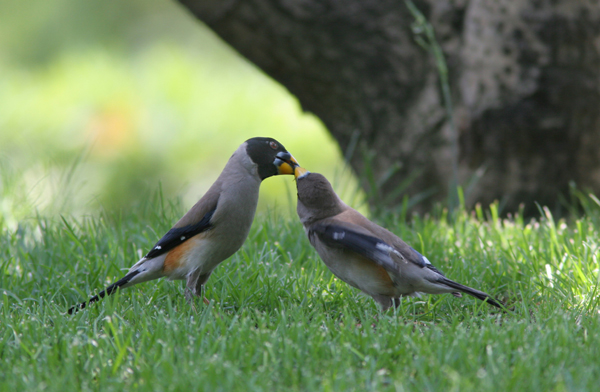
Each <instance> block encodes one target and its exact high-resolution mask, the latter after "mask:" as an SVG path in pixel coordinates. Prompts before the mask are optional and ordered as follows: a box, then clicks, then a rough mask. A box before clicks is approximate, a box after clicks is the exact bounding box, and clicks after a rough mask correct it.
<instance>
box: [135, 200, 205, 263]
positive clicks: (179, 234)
mask: <svg viewBox="0 0 600 392" xmlns="http://www.w3.org/2000/svg"><path fill="white" fill-rule="evenodd" d="M215 210H216V207H215V208H214V209H213V210H210V211H209V212H207V213H206V214H205V215H204V216H203V217H202V219H200V220H199V221H198V222H197V223H195V224H192V225H188V226H183V227H174V228H172V229H171V230H169V231H168V232H167V234H165V235H164V236H163V237H162V238H161V239H160V240H158V242H157V243H156V244H155V245H154V247H153V248H152V250H151V251H150V252H148V254H146V256H145V258H146V259H153V258H155V257H157V256H160V255H162V254H163V253H166V252H168V251H170V250H171V249H173V248H175V247H176V246H178V245H180V244H182V243H184V242H185V241H187V240H188V239H190V238H192V237H193V236H195V235H196V234H200V233H202V232H204V231H207V230H209V229H211V228H212V225H211V223H210V220H211V218H212V216H213V214H214V213H215Z"/></svg>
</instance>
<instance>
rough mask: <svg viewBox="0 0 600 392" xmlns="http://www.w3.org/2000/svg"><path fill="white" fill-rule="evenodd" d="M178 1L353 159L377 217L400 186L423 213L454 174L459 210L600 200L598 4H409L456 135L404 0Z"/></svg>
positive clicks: (458, 0) (465, 0)
mask: <svg viewBox="0 0 600 392" xmlns="http://www.w3.org/2000/svg"><path fill="white" fill-rule="evenodd" d="M179 1H180V2H181V3H182V4H183V5H184V6H185V7H187V8H188V9H189V10H190V11H191V12H192V13H193V14H194V15H195V16H196V17H197V18H199V19H200V20H202V21H203V22H204V23H206V24H207V25H208V26H209V27H210V28H211V29H213V30H214V31H215V32H216V33H217V34H218V35H219V36H220V37H221V38H222V39H223V40H225V41H226V42H227V43H229V44H230V45H231V46H232V47H233V48H235V49H236V50H237V51H238V52H239V53H241V54H242V55H244V56H245V57H246V58H248V59H249V60H250V61H252V62H253V63H254V64H256V65H257V66H258V67H259V68H261V69H262V70H263V71H264V72H265V73H267V74H268V75H270V76H271V77H273V78H274V79H275V80H277V81H278V82H279V83H281V84H282V85H283V86H285V87H286V88H287V89H288V90H289V91H290V92H291V93H292V94H294V95H295V96H296V97H297V98H298V100H299V102H300V104H301V105H302V108H303V109H304V110H306V111H310V112H312V113H314V114H315V115H317V116H318V117H319V118H320V119H321V120H322V121H323V123H324V124H325V126H326V127H327V128H328V129H329V131H330V132H331V133H332V135H333V136H334V137H335V139H336V140H337V141H338V142H339V144H340V146H341V148H342V151H348V150H349V149H350V150H353V151H354V153H353V154H352V155H351V156H348V157H347V158H348V160H349V162H350V164H351V166H352V168H353V169H354V170H355V171H356V173H357V174H358V175H359V177H360V178H361V181H363V185H365V188H366V189H368V190H370V191H369V194H370V195H371V197H372V198H371V203H372V204H375V205H377V204H378V203H382V202H383V200H384V198H383V197H379V196H378V195H388V194H393V192H394V190H395V189H398V186H399V185H398V184H402V182H403V181H405V182H409V185H408V187H407V189H406V192H407V193H408V194H409V195H416V194H422V193H423V192H424V191H429V190H431V191H433V192H434V196H433V197H429V198H428V199H427V200H426V201H425V202H423V203H421V204H420V205H419V206H420V209H421V210H423V209H427V208H428V207H429V206H430V205H431V203H433V202H434V201H436V200H441V199H443V198H445V197H447V196H448V189H449V186H448V185H449V182H450V180H451V179H452V178H453V176H454V175H455V174H456V176H457V179H458V182H459V184H462V185H463V186H464V187H465V191H466V198H467V202H468V203H473V202H481V203H483V204H484V205H485V204H487V203H491V202H492V201H494V200H500V201H501V203H502V204H503V205H504V206H505V207H506V210H508V211H510V210H515V209H517V208H518V205H519V203H521V202H526V203H527V207H529V208H535V207H534V205H533V202H534V201H537V202H538V203H540V204H544V205H549V206H550V207H556V206H557V200H558V198H557V197H558V195H559V194H560V193H563V194H566V193H568V188H569V182H570V181H575V183H576V184H577V185H578V187H582V188H589V189H591V190H592V191H594V192H596V193H598V192H600V3H599V2H598V1H597V0H595V1H594V0H589V1H583V0H496V1H482V0H478V1H476V0H421V1H415V4H416V6H417V7H418V8H419V9H420V10H421V12H423V14H424V15H425V16H426V17H427V19H428V20H429V21H430V22H431V24H432V25H433V26H434V28H435V31H436V37H437V40H438V42H439V44H440V45H441V48H442V50H443V53H444V55H445V58H446V61H447V64H448V67H449V80H450V86H451V96H452V100H453V105H454V118H455V122H456V124H457V126H456V128H455V129H453V127H452V126H451V123H450V121H449V118H448V117H447V116H446V113H445V110H444V103H443V99H442V92H441V88H440V79H439V74H438V72H437V68H436V64H435V60H434V58H433V56H431V54H430V53H428V52H426V51H425V50H423V48H421V47H420V46H419V45H418V44H417V43H416V42H415V39H414V34H413V31H412V30H411V24H412V23H413V21H414V18H413V17H412V16H411V14H410V12H409V10H408V8H407V7H406V5H405V3H404V2H403V1H401V0H347V1H343V2H342V1H334V0H247V1H241V0H179ZM355 142H357V143H355ZM453 143H455V145H457V146H458V148H457V149H453V148H452V145H453ZM353 146H357V148H354V147H353ZM453 162H457V163H458V167H457V168H456V170H455V169H453V164H452V163H453ZM391 167H397V168H399V169H398V170H396V171H390V168H391ZM309 169H312V168H309ZM314 170H315V171H318V168H314ZM371 173H372V175H371ZM390 173H393V175H391V176H390V177H389V179H387V180H385V178H386V175H387V174H390ZM411 178H412V179H411ZM373 179H375V180H376V181H372V180H373ZM407 179H409V180H407ZM374 183H375V184H377V185H376V187H377V188H378V189H377V191H375V190H373V189H371V188H373V187H374V186H373V184H374ZM398 200H399V199H398V198H395V199H394V200H389V203H390V204H393V203H397V202H398Z"/></svg>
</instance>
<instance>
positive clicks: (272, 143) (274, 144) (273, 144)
mask: <svg viewBox="0 0 600 392" xmlns="http://www.w3.org/2000/svg"><path fill="white" fill-rule="evenodd" d="M269 145H270V146H271V148H272V149H273V150H277V143H275V142H271V143H269Z"/></svg>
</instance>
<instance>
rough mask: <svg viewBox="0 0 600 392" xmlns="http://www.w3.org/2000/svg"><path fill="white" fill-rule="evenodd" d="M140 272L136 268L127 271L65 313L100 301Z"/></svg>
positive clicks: (76, 310) (75, 311)
mask: <svg viewBox="0 0 600 392" xmlns="http://www.w3.org/2000/svg"><path fill="white" fill-rule="evenodd" d="M140 272H142V271H141V270H139V269H138V270H136V271H133V272H129V273H128V274H127V275H125V276H124V277H123V278H121V279H119V280H118V281H116V282H115V283H113V284H111V285H110V286H108V287H107V288H105V289H104V290H102V291H101V292H99V293H98V294H96V295H94V296H93V297H92V298H90V299H89V300H87V301H83V302H82V303H80V304H77V305H75V306H72V307H71V308H70V309H69V310H68V311H67V313H69V314H73V313H77V312H78V311H79V310H81V309H84V308H85V307H86V306H88V305H91V304H93V303H94V302H97V301H100V300H101V299H102V298H104V297H106V296H107V295H111V294H113V293H114V292H115V291H117V289H118V288H119V287H123V286H125V285H126V284H127V283H129V282H131V280H132V279H133V278H135V277H136V276H137V275H138V274H139V273H140Z"/></svg>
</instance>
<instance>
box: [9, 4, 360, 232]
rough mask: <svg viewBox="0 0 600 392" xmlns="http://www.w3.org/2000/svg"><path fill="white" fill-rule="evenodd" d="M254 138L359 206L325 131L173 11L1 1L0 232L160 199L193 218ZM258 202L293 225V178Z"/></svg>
mask: <svg viewBox="0 0 600 392" xmlns="http://www.w3.org/2000/svg"><path fill="white" fill-rule="evenodd" d="M253 136H271V137H275V138H277V139H278V140H279V141H280V142H281V143H283V144H284V145H285V146H286V147H287V148H288V150H289V151H290V152H292V154H294V155H295V156H296V158H297V159H298V160H299V162H300V163H301V164H302V165H303V166H305V167H307V168H308V169H309V170H312V171H319V172H322V173H324V174H326V175H327V176H329V177H330V178H331V179H332V180H333V182H334V186H335V187H336V189H337V190H338V191H340V192H341V193H342V197H343V198H345V199H346V200H347V201H348V202H350V204H353V205H357V204H359V202H358V201H359V200H360V199H361V196H360V194H359V193H358V190H357V182H356V180H355V179H354V178H353V176H352V174H351V172H350V170H349V169H348V168H346V167H345V166H344V164H343V160H342V158H341V154H340V151H339V148H338V146H337V144H336V143H335V142H334V140H333V139H332V138H331V137H330V136H329V134H328V133H327V131H326V130H325V129H324V127H323V125H322V124H321V123H320V122H319V120H318V119H317V118H315V117H314V116H312V115H310V114H305V113H303V112H302V110H301V108H300V106H299V104H298V102H297V100H296V99H295V98H294V97H293V96H291V95H290V94H289V93H288V92H287V91H286V90H285V89H283V88H282V87H281V86H279V85H278V84H276V83H275V82H274V81H272V80H271V79H269V78H268V77H267V76H265V75H264V74H263V73H262V72H261V71H260V70H258V69H257V68H256V67H254V66H253V65H252V64H250V63H248V62H247V61H246V60H245V59H243V58H242V57H241V56H239V55H238V54H237V53H236V52H234V51H233V50H232V49H231V48H229V47H228V46H227V45H226V44H225V43H223V42H222V41H220V39H218V38H217V37H216V36H215V35H214V34H213V33H212V32H211V31H210V30H208V28H206V27H205V26H203V25H202V24H200V23H198V22H197V21H196V20H195V19H194V18H193V17H191V16H190V15H189V14H188V13H187V12H186V11H185V10H184V9H183V8H181V7H180V6H179V5H178V4H177V3H176V2H174V1H168V0H128V1H126V2H123V1H116V0H109V1H67V0H54V1H51V2H48V1H41V0H33V1H16V0H14V1H10V0H9V1H6V0H0V177H1V178H0V226H5V227H6V226H7V225H8V226H14V225H16V224H17V223H18V222H19V221H20V220H22V219H25V218H27V217H28V216H32V215H34V214H37V213H41V214H75V215H81V214H90V213H94V212H97V211H98V210H99V209H127V208H128V206H131V205H132V204H134V203H137V202H138V201H139V200H140V199H143V198H146V197H148V195H150V194H152V193H153V192H157V191H158V189H162V191H163V194H164V197H165V198H166V199H173V198H178V197H180V198H181V202H182V203H183V206H184V207H189V206H190V205H191V204H193V203H194V202H195V200H196V199H197V198H198V197H199V196H200V195H202V194H203V193H204V191H206V189H208V187H209V186H210V184H211V183H212V182H213V181H214V180H215V179H216V177H217V176H218V174H219V173H220V171H221V169H222V167H223V166H224V164H225V162H226V161H227V159H228V158H229V156H230V155H231V153H232V152H233V151H234V150H235V149H236V148H237V146H238V145H239V144H241V143H242V142H243V141H244V140H246V139H247V138H250V137H253ZM261 192H262V193H261V199H260V206H259V211H263V212H264V211H265V210H268V209H273V208H275V209H280V210H283V211H284V213H285V214H287V213H289V212H290V211H293V208H294V207H295V200H294V198H295V190H294V183H293V180H292V177H291V176H285V177H276V178H271V179H268V180H267V181H265V183H264V184H263V187H262V191H261ZM290 207H291V208H290Z"/></svg>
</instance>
